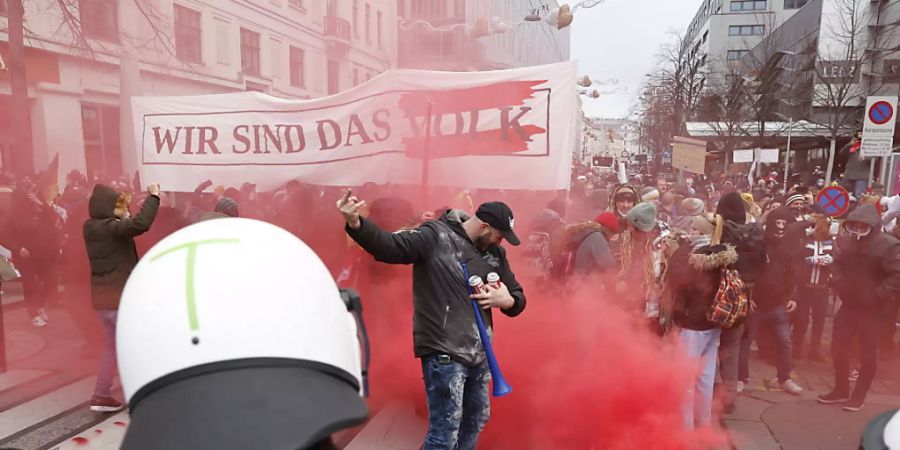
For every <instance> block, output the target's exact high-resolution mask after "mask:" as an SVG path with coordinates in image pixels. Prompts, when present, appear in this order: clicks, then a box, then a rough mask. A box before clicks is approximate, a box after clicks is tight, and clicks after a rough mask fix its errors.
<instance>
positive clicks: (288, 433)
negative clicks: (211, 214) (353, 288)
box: [116, 219, 368, 450]
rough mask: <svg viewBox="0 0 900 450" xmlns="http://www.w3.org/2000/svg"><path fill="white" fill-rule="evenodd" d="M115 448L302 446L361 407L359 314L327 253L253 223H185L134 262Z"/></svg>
mask: <svg viewBox="0 0 900 450" xmlns="http://www.w3.org/2000/svg"><path fill="white" fill-rule="evenodd" d="M116 346H117V353H118V360H119V372H120V375H121V379H122V386H123V388H124V390H125V398H126V400H127V401H128V406H129V409H130V410H131V425H130V426H129V429H128V432H127V435H126V436H125V440H124V443H123V446H122V448H123V449H129V450H131V449H145V448H146V449H160V448H165V449H179V448H184V449H247V448H279V449H281V448H284V449H288V448H290V449H296V448H305V447H308V446H310V445H313V444H315V443H317V442H319V441H322V440H323V439H327V438H328V437H329V436H330V435H331V434H332V433H334V432H336V431H338V430H340V429H343V428H346V427H349V426H353V425H356V424H358V423H361V422H362V421H363V420H365V418H366V417H367V415H368V410H367V408H366V405H365V402H364V401H363V400H362V398H361V396H360V390H361V385H362V381H363V380H362V369H361V367H360V346H359V340H358V337H357V324H356V320H355V318H354V316H353V314H351V313H350V312H348V307H347V306H346V304H345V302H344V301H343V300H342V298H341V293H339V291H338V288H337V286H336V285H335V283H334V281H333V279H332V277H331V275H330V274H329V272H328V270H327V269H326V267H325V265H324V264H323V263H322V261H321V260H320V259H319V258H318V256H316V254H315V253H313V251H312V250H311V249H310V248H309V247H308V246H306V244H304V243H303V242H301V241H300V240H299V239H297V238H296V237H294V236H293V235H291V234H290V233H288V232H287V231H285V230H283V229H281V228H278V227H276V226H275V225H271V224H268V223H264V222H259V221H255V220H250V219H219V220H212V221H206V222H201V223H197V224H195V225H192V226H189V227H187V228H184V229H182V230H180V231H178V232H176V233H174V234H172V235H170V236H168V237H167V238H165V239H163V240H162V241H161V242H160V243H158V244H157V245H156V246H154V247H153V248H152V249H151V250H150V251H149V252H148V253H147V254H146V255H145V256H144V257H143V258H142V259H141V261H140V262H139V263H138V265H137V267H135V269H134V271H133V272H132V274H131V276H130V278H129V279H128V283H127V284H126V286H125V290H124V293H123V295H122V301H121V305H120V306H119V316H118V326H117V333H116Z"/></svg>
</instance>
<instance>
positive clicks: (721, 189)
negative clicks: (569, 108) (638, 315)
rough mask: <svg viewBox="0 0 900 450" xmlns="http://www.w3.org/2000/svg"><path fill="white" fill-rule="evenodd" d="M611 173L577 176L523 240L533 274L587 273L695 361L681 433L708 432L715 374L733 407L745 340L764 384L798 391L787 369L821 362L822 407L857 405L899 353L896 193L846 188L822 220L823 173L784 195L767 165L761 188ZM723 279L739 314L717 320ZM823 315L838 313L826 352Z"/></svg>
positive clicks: (742, 376) (742, 377)
mask: <svg viewBox="0 0 900 450" xmlns="http://www.w3.org/2000/svg"><path fill="white" fill-rule="evenodd" d="M615 178H616V177H615V175H614V174H609V176H608V177H597V176H591V175H582V176H579V177H578V178H577V179H576V180H575V182H574V183H575V185H574V187H573V189H572V193H573V195H571V196H570V197H568V199H566V200H556V201H553V202H551V203H550V204H548V205H547V208H546V209H545V210H544V211H542V212H541V213H540V214H539V215H538V216H537V218H536V219H535V221H534V222H533V223H532V224H531V234H530V235H529V238H528V242H529V252H530V255H529V261H530V262H531V264H530V265H531V267H532V268H534V269H535V270H534V271H533V274H532V275H533V277H534V278H533V279H534V280H538V281H539V282H546V281H554V280H572V279H581V280H582V281H583V280H584V279H585V277H587V282H588V283H593V285H594V286H598V287H601V288H604V289H606V290H607V291H608V292H614V293H615V294H616V296H615V297H616V298H618V299H619V300H620V301H623V302H624V303H625V304H627V305H630V306H632V307H634V308H636V310H637V311H639V312H642V313H643V314H645V316H646V317H647V318H648V319H649V321H650V326H651V327H652V328H653V329H654V330H655V331H657V332H658V333H659V334H660V335H665V334H668V333H672V334H674V335H676V336H677V337H678V339H679V340H680V341H681V343H682V344H683V347H684V349H685V350H686V351H687V352H688V353H689V354H690V356H692V357H694V358H696V359H698V360H699V361H700V362H701V370H700V373H699V375H698V378H697V380H696V384H695V385H694V386H692V387H691V389H690V390H689V392H690V394H689V395H690V396H691V399H690V400H689V401H687V402H686V404H685V409H684V417H685V425H686V426H687V427H689V428H693V427H695V426H703V425H709V423H710V419H711V416H712V405H713V386H714V384H715V383H716V380H717V379H718V380H720V382H721V383H722V387H723V389H721V392H722V393H723V394H722V395H721V399H720V401H721V403H722V405H723V406H724V411H725V412H732V411H733V410H734V409H735V399H736V397H737V396H738V395H739V394H740V393H741V392H742V391H743V390H744V388H745V387H746V385H747V382H748V378H749V373H750V368H749V364H750V351H751V348H752V344H753V343H754V342H756V345H757V346H758V348H759V351H760V356H761V360H762V361H766V362H768V363H769V364H771V365H772V366H774V368H775V371H774V373H773V375H774V378H773V379H771V380H770V379H768V378H767V379H766V380H765V383H766V385H767V387H769V388H775V389H782V390H784V391H785V392H787V393H789V394H794V395H799V394H800V393H801V392H802V391H803V387H802V386H801V385H800V384H799V383H797V382H795V381H794V380H792V379H791V374H792V370H793V368H794V362H795V361H797V360H800V359H809V360H811V361H815V362H823V361H825V358H826V356H830V357H831V359H832V362H833V365H834V371H835V377H836V378H835V383H834V389H833V390H832V391H831V392H827V393H821V395H819V396H818V401H819V402H820V403H824V404H832V403H839V404H841V405H842V406H843V409H845V410H847V411H858V410H860V409H861V408H862V407H863V406H864V403H865V398H866V395H867V393H868V391H869V388H870V386H871V384H872V380H873V378H874V376H875V373H876V368H877V361H878V359H879V358H882V359H890V358H892V357H893V356H894V354H895V353H896V349H897V343H896V340H895V335H896V329H897V323H898V322H900V321H898V299H900V241H898V237H900V227H897V226H896V221H897V216H898V213H900V211H898V208H900V196H896V195H894V196H887V195H885V192H883V187H882V186H880V185H877V184H876V185H873V186H872V187H871V188H869V189H866V190H863V191H859V190H858V188H859V186H858V184H857V183H853V185H852V186H849V188H850V191H851V205H850V208H849V210H848V211H847V212H845V213H844V214H842V215H840V216H839V217H830V216H829V215H828V214H826V213H825V211H824V210H823V209H822V208H821V207H819V206H818V205H817V204H816V201H815V200H816V197H817V194H818V192H819V191H820V190H821V189H823V188H825V187H826V186H825V182H824V179H823V178H822V173H821V169H820V168H816V170H815V171H813V172H812V173H811V174H810V176H808V177H806V178H807V180H806V181H805V182H804V180H802V179H801V178H802V177H799V176H796V175H795V176H792V177H790V180H789V181H791V183H792V184H790V186H789V187H788V188H787V189H785V187H786V186H785V184H784V181H785V179H784V178H782V177H781V176H779V174H778V173H777V172H776V171H772V172H769V174H768V175H767V176H765V177H763V178H762V179H760V180H758V181H756V182H753V180H752V179H751V178H748V177H747V176H746V175H744V174H737V175H736V176H734V177H729V176H726V175H724V174H720V175H717V176H714V177H706V176H699V177H697V178H696V179H690V178H687V179H684V182H681V183H676V182H672V181H667V180H666V179H663V178H659V179H656V180H654V179H653V178H652V177H651V176H648V175H647V174H643V175H636V176H632V177H631V178H630V180H629V181H630V183H628V184H619V183H617V181H618V180H616V179H615ZM835 184H837V183H835ZM854 189H857V191H858V192H857V193H858V195H853V194H852V192H853V190H854ZM566 218H571V219H574V220H568V221H567V220H566ZM725 269H733V271H732V272H728V271H726V270H725ZM727 273H733V274H734V275H735V277H739V279H740V285H739V286H741V292H742V293H743V295H744V296H745V297H746V299H747V304H748V308H747V312H746V313H745V314H743V315H742V316H741V317H740V318H739V320H736V321H735V323H733V324H729V325H728V326H723V325H722V324H721V323H720V322H717V321H715V320H713V319H712V318H711V317H712V316H711V313H710V311H711V309H713V308H714V306H715V304H716V303H717V302H720V301H721V298H720V296H722V295H723V292H725V291H727V289H723V288H724V287H725V286H727V284H728V283H730V282H731V279H725V275H726V274H727ZM725 293H727V292H725ZM838 305H839V306H838ZM830 310H831V311H834V310H836V311H837V312H836V314H835V315H834V319H833V327H832V330H833V331H832V337H831V348H830V351H829V350H828V349H825V348H824V334H825V329H826V327H825V323H826V319H827V317H828V316H829V311H830ZM856 345H858V347H857V346H856ZM851 346H853V347H851ZM851 349H853V350H851ZM857 349H858V350H857ZM854 380H855V386H854V388H853V389H852V390H851V386H850V383H851V381H854Z"/></svg>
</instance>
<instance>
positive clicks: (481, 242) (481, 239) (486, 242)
mask: <svg viewBox="0 0 900 450" xmlns="http://www.w3.org/2000/svg"><path fill="white" fill-rule="evenodd" d="M492 245H494V244H493V243H492V242H491V235H490V233H488V234H483V235H481V236H478V237H477V238H475V248H477V249H478V250H479V251H482V252H483V251H486V250H487V249H489V248H490V247H491V246H492Z"/></svg>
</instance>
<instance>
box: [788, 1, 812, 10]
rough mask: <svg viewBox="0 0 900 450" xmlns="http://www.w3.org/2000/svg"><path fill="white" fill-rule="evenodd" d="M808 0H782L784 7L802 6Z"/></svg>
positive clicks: (795, 7) (794, 7)
mask: <svg viewBox="0 0 900 450" xmlns="http://www.w3.org/2000/svg"><path fill="white" fill-rule="evenodd" d="M807 3H809V0H784V9H797V8H802V7H803V5H805V4H807Z"/></svg>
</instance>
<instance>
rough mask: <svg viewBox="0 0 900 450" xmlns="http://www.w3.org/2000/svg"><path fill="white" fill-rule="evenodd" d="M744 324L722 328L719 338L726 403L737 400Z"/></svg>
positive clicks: (720, 369) (732, 402) (720, 368)
mask: <svg viewBox="0 0 900 450" xmlns="http://www.w3.org/2000/svg"><path fill="white" fill-rule="evenodd" d="M744 328H745V325H744V324H740V325H737V326H734V327H731V328H726V329H724V330H722V335H721V337H720V338H719V372H720V373H721V377H722V384H723V385H725V396H724V401H723V402H722V403H724V404H725V405H733V404H734V402H735V400H737V382H738V368H739V365H740V364H739V362H740V358H739V356H740V349H741V337H743V336H744Z"/></svg>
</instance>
